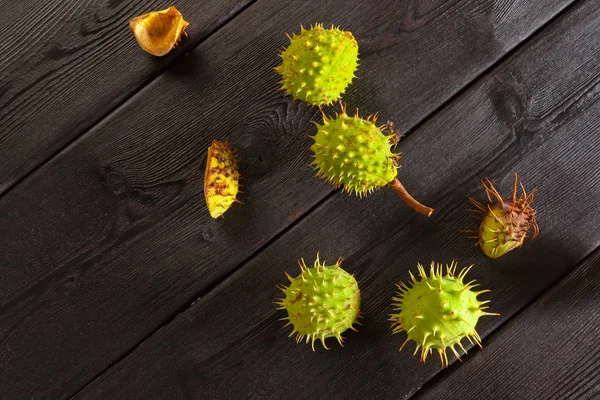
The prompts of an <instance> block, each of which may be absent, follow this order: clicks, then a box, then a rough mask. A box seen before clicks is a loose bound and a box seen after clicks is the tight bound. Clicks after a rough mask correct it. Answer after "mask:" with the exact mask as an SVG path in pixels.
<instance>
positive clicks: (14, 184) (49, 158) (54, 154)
mask: <svg viewBox="0 0 600 400" xmlns="http://www.w3.org/2000/svg"><path fill="white" fill-rule="evenodd" d="M257 1H259V0H250V2H249V3H248V4H246V5H244V6H242V7H241V8H240V9H239V10H237V11H235V12H233V13H232V14H231V15H230V16H228V17H227V18H225V20H224V21H223V22H222V23H220V24H218V25H217V26H215V28H214V29H213V30H211V31H210V32H208V34H207V35H206V36H204V37H203V38H202V39H200V41H198V43H196V44H194V45H193V46H191V47H190V48H189V50H188V51H187V52H186V53H183V52H182V53H180V54H177V55H176V56H175V57H173V58H172V59H171V60H170V61H169V63H168V64H167V65H166V66H165V67H164V69H163V70H162V71H160V72H158V73H157V74H156V75H155V76H154V77H152V78H150V79H149V80H147V81H146V82H144V83H142V85H140V86H139V87H138V88H137V89H135V90H134V91H133V92H132V93H131V94H130V95H129V96H127V97H126V98H125V99H124V100H123V101H121V102H120V103H118V104H117V105H115V106H114V107H113V108H110V109H109V110H108V111H106V112H105V113H104V114H103V115H102V116H101V117H100V118H98V119H97V120H96V121H94V122H92V124H91V125H90V126H88V127H87V128H85V129H84V130H83V131H82V132H81V133H80V134H79V135H76V136H75V137H73V138H72V139H70V140H68V141H67V142H66V143H65V144H64V145H63V146H61V147H59V148H58V149H57V150H56V151H54V152H52V153H50V154H49V155H48V156H47V157H45V158H44V159H43V160H42V161H41V162H40V163H39V164H37V165H35V166H34V167H33V168H32V169H30V170H29V171H28V172H26V173H25V174H23V175H22V176H20V177H18V178H17V179H16V180H15V181H14V182H12V183H11V184H9V185H8V186H7V187H6V189H5V190H4V191H3V192H1V193H0V200H1V199H2V198H3V197H4V196H6V195H7V194H8V193H10V192H11V191H12V190H13V189H14V188H16V187H17V186H19V185H20V184H21V183H22V182H23V181H25V180H26V179H27V178H29V177H30V176H31V175H33V174H35V173H36V172H37V171H38V170H40V169H41V168H43V167H44V166H45V165H46V164H48V163H49V162H50V161H52V160H53V159H54V158H56V157H57V156H58V155H59V154H61V153H63V152H64V151H67V150H68V149H69V147H71V146H73V145H74V144H75V143H76V142H77V141H78V140H79V139H81V138H83V137H84V136H86V135H87V134H88V133H89V132H90V131H92V130H94V128H95V127H96V126H98V125H100V124H102V123H103V122H104V121H106V120H107V119H109V118H111V117H112V115H113V114H115V113H117V112H119V110H121V109H122V108H124V107H126V106H127V104H128V103H129V102H131V101H132V100H133V99H134V98H135V97H136V96H137V95H139V94H140V93H141V92H142V91H143V90H144V89H145V88H146V87H148V86H149V85H151V84H152V82H154V81H156V80H157V79H159V78H160V77H161V76H162V75H163V74H164V73H165V72H167V71H168V70H169V69H170V68H171V67H172V66H173V65H175V64H176V63H177V62H179V60H180V59H181V58H183V57H185V56H186V55H187V54H188V53H190V52H191V51H193V50H194V49H196V48H197V47H198V46H200V45H202V44H203V43H204V42H206V41H207V40H208V39H210V38H211V37H212V36H214V35H215V34H216V33H217V32H218V31H220V30H221V29H223V28H224V27H225V26H226V25H228V24H229V23H231V22H232V21H233V20H234V19H236V18H237V17H238V16H239V15H240V14H242V13H243V12H245V11H246V10H247V9H248V8H250V7H251V6H252V5H254V4H255V3H256V2H257Z"/></svg>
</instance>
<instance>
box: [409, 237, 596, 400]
mask: <svg viewBox="0 0 600 400" xmlns="http://www.w3.org/2000/svg"><path fill="white" fill-rule="evenodd" d="M598 250H600V246H596V247H595V248H593V249H592V250H591V251H590V252H588V253H587V254H586V255H585V256H584V257H583V258H582V259H581V260H579V262H577V264H576V265H575V267H573V268H571V269H570V270H568V271H566V272H565V273H564V274H562V275H561V276H559V277H558V278H557V279H556V280H555V281H554V282H552V283H551V284H550V285H549V286H548V287H547V288H546V289H545V290H543V291H542V292H541V293H540V294H538V295H537V296H534V297H533V298H532V299H531V300H530V301H529V302H527V303H526V304H524V305H523V307H521V308H519V309H518V310H517V311H516V312H515V313H513V314H512V315H510V316H509V317H508V318H506V319H505V320H504V321H502V322H501V323H500V325H498V326H497V327H496V328H495V329H494V330H493V331H491V332H490V333H488V334H487V335H486V336H484V337H483V338H482V339H483V340H482V342H483V341H484V340H486V339H487V340H489V339H492V338H494V337H496V336H499V335H501V334H502V333H503V331H504V328H505V327H506V326H507V325H509V324H510V323H511V322H512V321H513V320H515V319H516V318H518V317H519V316H520V315H522V314H523V313H525V312H527V310H528V309H529V308H530V307H531V306H533V305H534V304H535V303H536V302H538V301H539V300H541V299H542V298H543V297H544V296H546V294H547V293H548V292H549V291H551V290H553V289H554V288H556V287H557V286H558V285H560V283H561V282H562V281H564V280H565V279H567V278H568V277H569V276H571V275H575V274H576V273H577V271H579V269H581V268H583V267H585V263H586V262H587V261H588V260H589V259H590V258H593V257H594V256H595V255H596V252H598ZM473 350H475V351H471V352H469V353H465V354H463V355H462V356H461V358H462V362H466V361H467V360H469V358H471V357H474V356H475V355H476V354H477V353H478V352H479V351H481V349H477V348H476V347H473ZM483 350H485V346H484V348H483ZM460 364H461V361H458V360H456V359H453V360H452V361H451V362H450V365H449V366H448V368H447V369H441V370H439V371H438V372H436V374H435V375H433V376H432V377H431V378H429V379H428V380H427V381H425V382H424V383H423V385H422V386H421V387H420V388H419V389H417V391H416V392H414V393H413V394H411V395H410V397H408V398H409V399H413V398H414V399H415V400H417V399H420V398H421V396H424V395H427V393H428V392H429V390H431V388H432V387H434V385H435V384H436V383H437V382H438V381H439V380H440V379H442V378H443V377H444V375H447V376H450V375H452V374H453V372H454V371H455V370H456V369H457V368H459V366H460Z"/></svg>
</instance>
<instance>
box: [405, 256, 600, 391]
mask: <svg viewBox="0 0 600 400" xmlns="http://www.w3.org/2000/svg"><path fill="white" fill-rule="evenodd" d="M599 288H600V251H599V250H596V251H595V252H594V254H593V255H591V256H590V257H588V259H586V260H585V261H584V262H583V264H582V265H581V266H579V267H577V269H576V270H575V271H573V272H572V273H571V274H570V275H569V276H568V277H567V278H566V279H565V280H563V281H561V282H560V283H559V284H558V285H556V287H553V288H552V289H551V290H550V291H548V292H547V293H545V294H544V295H543V296H542V297H541V298H540V299H538V300H536V301H535V302H534V303H533V304H532V305H531V306H530V307H528V308H527V309H526V310H525V311H524V312H522V313H520V314H519V315H518V316H517V317H515V318H513V319H512V320H510V321H509V322H508V323H507V324H506V326H503V327H502V329H501V330H500V332H498V333H493V334H492V335H491V337H490V338H489V339H488V340H487V345H486V347H485V351H481V352H477V353H475V354H473V355H472V356H469V357H467V359H466V360H463V361H465V363H464V365H460V366H459V365H454V366H452V368H450V369H449V370H448V371H444V372H442V373H440V374H439V375H438V376H437V377H436V379H435V380H434V381H433V382H431V383H430V384H429V385H428V386H426V387H424V388H423V391H422V392H420V393H419V395H418V396H416V398H417V399H422V400H425V399H440V398H447V395H448V393H452V396H453V397H454V398H457V399H464V400H471V399H473V400H475V399H515V400H521V399H522V400H526V399H527V400H528V399H540V400H544V399H564V400H567V399H577V400H595V399H598V398H600V374H598V370H599V369H600V307H599V305H600V290H599Z"/></svg>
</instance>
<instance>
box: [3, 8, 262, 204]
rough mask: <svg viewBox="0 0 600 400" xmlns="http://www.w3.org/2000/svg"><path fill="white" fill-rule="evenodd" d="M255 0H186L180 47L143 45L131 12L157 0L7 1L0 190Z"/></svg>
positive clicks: (139, 12) (4, 19)
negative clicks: (160, 49) (165, 50)
mask: <svg viewBox="0 0 600 400" xmlns="http://www.w3.org/2000/svg"><path fill="white" fill-rule="evenodd" d="M251 2H252V1H251V0H226V1H223V0H203V1H201V2H197V1H192V0H180V1H178V2H177V7H178V9H179V10H180V11H181V12H182V13H183V15H184V17H185V19H186V20H188V21H189V22H190V26H189V27H188V29H187V32H188V34H189V37H188V38H187V39H185V40H183V42H182V46H181V48H180V49H178V50H176V51H173V52H171V53H170V54H169V55H167V56H166V57H163V58H158V57H153V56H151V55H149V54H146V53H144V52H143V50H141V49H140V47H139V46H138V44H137V42H136V41H135V39H134V37H133V35H132V34H131V32H130V30H129V25H128V20H129V19H131V18H133V17H135V16H137V15H140V14H144V13H146V12H149V11H152V10H160V9H163V8H166V7H168V5H169V4H165V3H164V2H163V1H157V0H144V1H137V0H102V1H90V0H66V1H62V0H61V1H33V0H25V1H19V2H14V1H3V2H2V3H4V4H0V6H1V7H2V8H1V9H2V13H1V14H0V26H2V27H3V30H2V35H3V40H2V41H1V43H0V195H1V194H2V193H4V192H6V190H8V189H10V188H11V187H12V186H13V185H14V184H15V183H16V182H18V181H19V179H21V178H22V177H23V176H25V175H27V173H29V172H30V171H31V170H33V169H34V168H36V167H37V166H38V165H39V164H41V163H42V162H44V161H45V160H46V159H47V158H48V157H50V156H51V155H52V154H54V153H55V152H56V151H58V150H59V149H61V148H62V147H64V146H65V145H66V144H67V143H69V142H70V141H72V140H73V139H75V138H76V137H78V136H79V135H81V134H82V133H83V132H85V131H86V130H87V129H89V128H90V127H91V126H93V125H94V124H95V123H97V122H98V121H99V120H100V119H102V118H103V117H104V116H105V115H106V114H107V113H108V112H110V111H111V110H113V109H114V108H115V107H117V106H118V105H119V104H121V103H122V102H123V101H125V100H126V99H127V98H128V97H130V96H131V95H132V94H134V93H135V92H136V91H138V90H139V89H140V88H142V87H143V86H144V85H146V84H147V83H148V82H150V81H151V80H152V79H153V78H155V77H156V76H157V75H159V74H160V73H161V72H162V71H164V70H165V69H166V68H168V67H169V66H170V65H172V64H173V62H174V61H175V60H177V59H178V58H181V56H182V55H183V54H185V53H186V52H187V51H189V50H190V49H192V48H193V47H195V46H196V45H197V44H198V43H200V42H201V41H202V40H204V39H205V38H206V37H207V36H208V35H210V34H211V33H212V32H213V31H214V30H215V29H216V28H218V27H219V26H220V25H222V24H223V23H225V22H226V21H227V20H228V19H229V18H231V16H232V15H234V14H235V13H237V12H238V11H240V10H242V9H243V8H244V7H245V6H247V5H248V4H250V3H251Z"/></svg>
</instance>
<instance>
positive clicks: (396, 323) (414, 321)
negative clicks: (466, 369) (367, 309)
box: [390, 261, 499, 368]
mask: <svg viewBox="0 0 600 400" xmlns="http://www.w3.org/2000/svg"><path fill="white" fill-rule="evenodd" d="M456 267H457V264H456V263H455V262H454V261H453V262H452V263H451V264H450V265H446V274H445V275H443V271H442V265H441V264H439V263H438V264H437V265H436V263H435V262H432V263H431V267H430V272H429V276H427V273H426V272H425V269H424V268H423V266H422V265H421V264H418V266H417V268H418V270H419V275H418V278H415V276H414V275H413V274H412V273H410V272H409V273H410V277H411V283H410V284H409V285H406V284H404V283H401V284H399V285H397V286H398V293H397V294H396V297H394V298H393V300H394V301H395V303H394V305H395V311H396V312H395V313H392V314H391V315H390V320H391V321H392V327H393V330H394V331H393V333H399V332H406V334H407V338H406V340H405V341H404V343H403V344H402V346H401V347H400V351H402V349H403V348H404V346H405V345H406V343H408V342H409V341H411V340H412V341H414V342H415V343H416V345H417V346H416V348H415V353H414V354H417V351H418V350H419V349H421V362H425V361H426V360H427V356H428V355H429V354H431V353H432V352H433V350H436V351H437V352H438V354H439V356H440V360H441V362H442V367H444V368H445V367H447V366H448V355H447V353H446V349H448V348H449V349H450V350H452V352H453V353H454V355H455V356H456V358H457V359H458V360H460V356H459V354H458V352H457V351H456V348H455V346H458V347H460V348H461V349H462V351H463V352H464V353H466V352H467V351H466V350H465V348H464V347H463V345H462V344H461V340H462V339H464V338H467V340H469V342H471V344H473V342H475V343H477V344H478V345H479V346H480V347H481V338H480V337H479V334H477V331H476V330H475V326H476V325H477V321H478V320H479V318H480V317H482V316H485V315H499V314H494V313H489V312H486V311H485V310H486V309H487V308H488V307H485V306H484V305H485V304H486V303H489V300H487V301H479V300H477V296H478V295H480V294H482V293H486V292H489V290H481V291H478V292H474V291H472V290H471V289H473V288H474V287H476V286H478V285H475V284H474V283H475V281H471V282H468V283H464V282H463V280H464V278H465V275H466V274H467V273H468V272H469V270H470V269H471V268H472V267H473V266H472V265H471V266H470V267H467V268H463V269H462V270H461V271H460V273H459V274H458V275H456Z"/></svg>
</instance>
